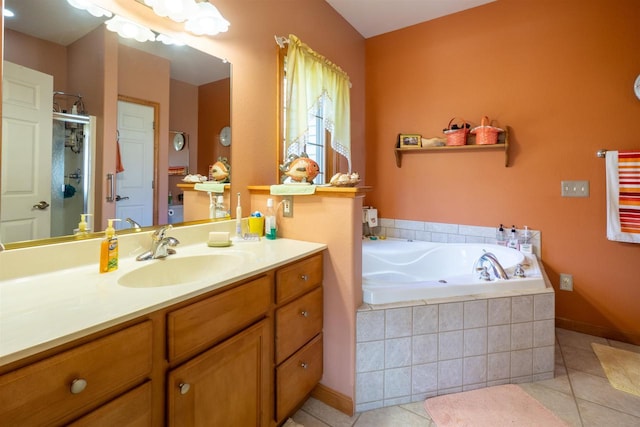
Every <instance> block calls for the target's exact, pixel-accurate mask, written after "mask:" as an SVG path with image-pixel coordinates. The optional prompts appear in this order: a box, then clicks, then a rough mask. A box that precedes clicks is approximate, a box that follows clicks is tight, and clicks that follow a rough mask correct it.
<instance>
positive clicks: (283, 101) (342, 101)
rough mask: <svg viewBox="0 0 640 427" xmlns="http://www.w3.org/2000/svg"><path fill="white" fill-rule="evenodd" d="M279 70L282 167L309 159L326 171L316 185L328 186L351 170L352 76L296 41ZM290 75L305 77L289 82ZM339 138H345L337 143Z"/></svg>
mask: <svg viewBox="0 0 640 427" xmlns="http://www.w3.org/2000/svg"><path fill="white" fill-rule="evenodd" d="M292 46H293V47H297V48H298V57H297V58H294V59H293V60H295V61H297V62H296V67H295V68H293V67H289V66H288V65H290V64H287V61H288V60H291V59H290V52H291V47H292ZM300 51H301V52H300ZM300 56H302V58H300ZM278 64H279V67H278V70H279V74H278V82H279V85H280V91H279V94H280V100H279V105H280V108H279V114H280V120H279V134H278V141H279V143H278V162H279V164H280V165H282V164H284V163H286V162H287V161H288V160H289V156H290V155H296V156H300V155H306V156H308V157H309V158H310V159H313V160H314V161H315V162H316V163H318V166H319V168H320V173H319V174H318V176H317V177H316V178H315V179H314V183H315V184H323V183H327V182H328V181H329V179H330V178H331V177H332V176H333V175H334V174H335V173H336V172H338V169H339V168H340V167H342V168H343V171H344V169H350V164H351V158H350V135H349V133H350V127H349V93H348V92H349V91H348V88H349V81H348V76H347V75H346V74H345V73H344V72H343V71H342V70H341V69H340V68H339V67H337V66H335V65H334V64H332V63H331V62H329V61H327V60H326V59H325V58H324V57H322V56H320V55H318V54H317V53H315V52H313V51H312V50H311V49H309V48H308V47H307V46H306V45H304V44H302V43H301V42H300V41H299V40H298V39H297V38H295V36H290V38H289V47H287V48H283V49H280V50H279V61H278ZM308 64H311V65H308ZM318 65H321V67H318ZM305 67H308V69H306V68H305ZM318 69H322V71H318ZM287 70H294V71H293V72H298V73H300V74H301V75H295V76H293V77H292V76H288V75H287ZM291 79H293V81H292V80H291ZM344 88H346V90H345V89H344ZM289 91H292V93H289ZM336 105H337V107H336ZM345 107H346V108H345ZM296 108H297V109H298V112H299V113H298V112H295V110H296ZM292 110H293V112H292ZM296 120H297V121H298V122H301V123H297V122H295V121H296ZM345 124H346V126H345ZM337 128H338V129H337ZM292 134H295V135H297V137H293V136H292ZM336 135H342V138H340V139H338V140H336V139H335V138H334V136H336ZM303 153H304V154H303ZM279 178H280V181H281V180H282V177H279Z"/></svg>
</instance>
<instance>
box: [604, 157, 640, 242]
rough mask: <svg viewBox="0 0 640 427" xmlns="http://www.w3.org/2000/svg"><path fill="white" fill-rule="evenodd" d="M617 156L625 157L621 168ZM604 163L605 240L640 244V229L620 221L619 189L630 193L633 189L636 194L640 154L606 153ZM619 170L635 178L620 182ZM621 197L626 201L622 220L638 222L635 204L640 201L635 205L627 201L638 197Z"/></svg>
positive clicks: (639, 186)
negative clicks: (605, 179)
mask: <svg viewBox="0 0 640 427" xmlns="http://www.w3.org/2000/svg"><path fill="white" fill-rule="evenodd" d="M619 154H621V155H622V156H623V157H622V158H623V159H625V156H627V158H626V159H625V160H624V162H623V163H624V165H623V166H621V165H620V164H619ZM606 163H607V164H606V168H607V171H606V175H607V239H609V240H615V241H619V242H629V243H640V227H638V225H637V224H636V225H635V226H631V227H628V226H626V225H625V223H624V222H623V221H621V220H620V213H621V212H620V205H621V203H620V200H621V194H620V187H621V186H622V187H623V189H624V188H625V187H626V189H627V190H629V189H631V191H632V192H633V191H634V189H635V192H636V194H637V191H638V188H640V185H639V183H640V177H638V172H640V152H621V153H618V151H607V154H606ZM621 168H622V170H623V171H624V172H622V173H623V174H625V175H630V176H635V177H632V178H630V179H627V178H625V179H623V180H621V179H620V170H621ZM621 182H622V185H621ZM623 193H624V191H623ZM623 197H625V199H626V200H625V201H624V207H623V209H625V211H624V214H623V218H629V217H632V218H633V217H635V221H638V220H640V205H638V204H636V203H637V202H638V201H640V200H637V201H636V202H635V203H634V202H630V201H629V199H630V198H637V197H638V196H637V195H635V196H633V195H631V196H630V197H627V196H623ZM629 211H631V213H629ZM634 211H637V213H633V212H634ZM624 221H628V219H624ZM632 221H633V219H632ZM623 230H627V231H623ZM629 230H631V231H629Z"/></svg>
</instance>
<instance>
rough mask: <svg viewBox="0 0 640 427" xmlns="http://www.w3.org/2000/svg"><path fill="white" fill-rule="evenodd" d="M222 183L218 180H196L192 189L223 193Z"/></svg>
mask: <svg viewBox="0 0 640 427" xmlns="http://www.w3.org/2000/svg"><path fill="white" fill-rule="evenodd" d="M224 186H225V184H224V183H220V182H198V183H197V184H196V185H194V186H193V188H194V190H199V191H207V192H210V193H224Z"/></svg>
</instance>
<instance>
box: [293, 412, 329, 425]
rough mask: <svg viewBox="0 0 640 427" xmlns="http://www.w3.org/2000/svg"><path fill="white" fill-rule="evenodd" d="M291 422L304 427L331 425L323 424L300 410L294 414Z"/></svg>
mask: <svg viewBox="0 0 640 427" xmlns="http://www.w3.org/2000/svg"><path fill="white" fill-rule="evenodd" d="M291 418H293V421H295V422H296V423H298V424H302V425H303V426H304V427H331V425H329V424H326V423H323V422H322V421H320V420H319V419H317V418H316V417H314V416H313V415H310V414H308V413H307V412H305V411H303V410H302V409H300V410H299V411H298V412H296V413H295V414H294V415H293V417H291Z"/></svg>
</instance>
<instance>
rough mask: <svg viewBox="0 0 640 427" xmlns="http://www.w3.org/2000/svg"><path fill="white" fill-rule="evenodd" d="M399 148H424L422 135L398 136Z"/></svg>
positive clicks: (406, 134)
mask: <svg viewBox="0 0 640 427" xmlns="http://www.w3.org/2000/svg"><path fill="white" fill-rule="evenodd" d="M398 147H400V148H422V135H419V134H415V133H401V134H399V135H398Z"/></svg>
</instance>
